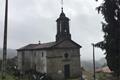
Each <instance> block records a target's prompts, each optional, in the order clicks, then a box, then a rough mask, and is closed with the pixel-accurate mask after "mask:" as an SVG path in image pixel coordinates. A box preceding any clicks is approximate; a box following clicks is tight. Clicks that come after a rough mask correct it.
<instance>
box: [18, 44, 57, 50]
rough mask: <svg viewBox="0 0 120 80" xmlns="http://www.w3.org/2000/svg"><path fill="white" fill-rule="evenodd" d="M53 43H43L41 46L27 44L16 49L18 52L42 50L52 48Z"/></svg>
mask: <svg viewBox="0 0 120 80" xmlns="http://www.w3.org/2000/svg"><path fill="white" fill-rule="evenodd" d="M54 44H55V42H49V43H43V44H28V45H27V46H24V47H22V48H19V49H17V50H18V51H19V50H33V49H43V48H50V47H51V46H53V45H54Z"/></svg>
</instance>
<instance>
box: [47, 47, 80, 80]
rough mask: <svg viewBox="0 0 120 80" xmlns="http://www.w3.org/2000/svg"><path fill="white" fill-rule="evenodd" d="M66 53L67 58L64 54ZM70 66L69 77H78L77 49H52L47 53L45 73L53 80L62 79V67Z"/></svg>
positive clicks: (78, 54) (78, 59) (78, 57)
mask: <svg viewBox="0 0 120 80" xmlns="http://www.w3.org/2000/svg"><path fill="white" fill-rule="evenodd" d="M65 53H68V58H65V56H64V54H65ZM66 64H69V65H70V77H79V76H80V53H79V49H52V50H49V51H47V73H48V74H49V75H51V76H52V77H53V78H54V79H60V80H62V79H64V65H66Z"/></svg>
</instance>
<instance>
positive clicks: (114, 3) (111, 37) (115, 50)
mask: <svg viewBox="0 0 120 80" xmlns="http://www.w3.org/2000/svg"><path fill="white" fill-rule="evenodd" d="M96 1H98V0H96ZM97 10H98V13H101V14H102V15H103V18H104V20H105V21H104V22H102V30H103V32H104V34H105V35H104V40H103V41H101V42H99V43H97V44H96V46H97V47H100V48H101V49H102V50H105V54H106V59H107V65H108V66H109V68H110V69H111V70H112V71H113V72H114V73H115V75H116V76H120V0H103V3H102V4H101V5H100V6H99V7H97Z"/></svg>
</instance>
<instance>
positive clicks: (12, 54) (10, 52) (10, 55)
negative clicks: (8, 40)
mask: <svg viewBox="0 0 120 80" xmlns="http://www.w3.org/2000/svg"><path fill="white" fill-rule="evenodd" d="M2 54H3V50H2V48H0V59H2ZM16 55H17V51H16V50H15V49H8V50H7V58H13V57H15V56H16Z"/></svg>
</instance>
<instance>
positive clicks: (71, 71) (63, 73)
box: [17, 10, 81, 80]
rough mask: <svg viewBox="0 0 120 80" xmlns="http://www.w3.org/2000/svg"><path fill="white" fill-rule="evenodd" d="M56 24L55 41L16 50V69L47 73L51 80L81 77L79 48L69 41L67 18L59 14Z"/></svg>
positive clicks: (62, 13)
mask: <svg viewBox="0 0 120 80" xmlns="http://www.w3.org/2000/svg"><path fill="white" fill-rule="evenodd" d="M56 22H57V34H56V41H54V42H49V43H42V44H41V43H39V44H29V45H26V46H24V47H22V48H20V49H17V56H18V69H19V70H20V71H22V72H24V71H27V70H29V69H34V70H36V71H38V72H41V73H47V74H48V75H49V76H51V77H52V78H53V80H63V79H66V78H71V77H80V76H81V63H80V48H81V46H80V45H79V44H77V43H76V42H74V41H73V40H72V39H71V34H70V30H69V18H68V17H66V15H65V13H64V12H63V10H62V12H61V14H60V16H59V18H58V19H57V20H56Z"/></svg>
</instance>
